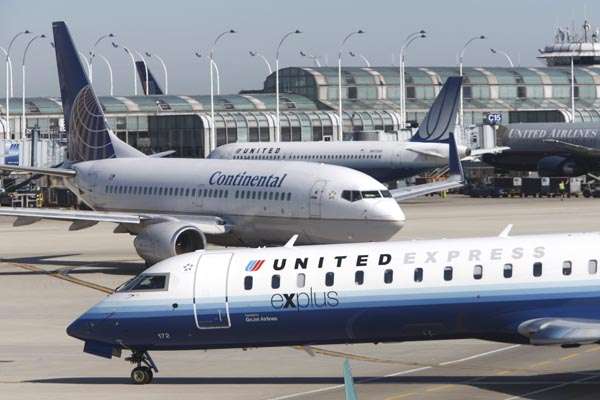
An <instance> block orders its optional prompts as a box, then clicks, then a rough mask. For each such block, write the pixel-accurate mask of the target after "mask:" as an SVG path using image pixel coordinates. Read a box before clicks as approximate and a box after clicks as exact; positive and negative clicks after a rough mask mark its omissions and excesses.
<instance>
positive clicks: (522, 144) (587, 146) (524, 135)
mask: <svg viewBox="0 0 600 400" xmlns="http://www.w3.org/2000/svg"><path fill="white" fill-rule="evenodd" d="M496 138H497V139H496V140H497V142H498V145H501V146H508V147H509V149H508V150H505V151H503V152H502V153H500V154H485V155H483V156H482V160H483V161H484V162H486V163H488V164H490V165H492V166H494V167H496V168H501V169H506V170H514V171H537V172H538V173H539V174H540V176H579V175H584V174H587V173H599V172H600V126H599V125H598V124H597V123H575V124H572V123H527V124H507V125H504V126H500V127H499V129H498V131H497V136H496Z"/></svg>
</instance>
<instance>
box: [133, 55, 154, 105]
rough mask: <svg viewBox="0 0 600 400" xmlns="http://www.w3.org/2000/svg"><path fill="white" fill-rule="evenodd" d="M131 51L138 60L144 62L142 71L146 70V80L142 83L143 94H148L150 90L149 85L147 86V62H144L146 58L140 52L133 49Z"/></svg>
mask: <svg viewBox="0 0 600 400" xmlns="http://www.w3.org/2000/svg"><path fill="white" fill-rule="evenodd" d="M133 51H134V53H135V54H137V55H138V57H139V58H140V60H142V62H143V63H144V72H146V82H145V83H146V84H145V85H144V87H145V89H146V91H145V94H146V96H148V95H149V94H150V91H149V90H148V89H149V86H148V63H147V62H146V59H145V58H144V55H143V54H142V53H140V52H139V51H137V50H133Z"/></svg>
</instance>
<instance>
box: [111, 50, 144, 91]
mask: <svg viewBox="0 0 600 400" xmlns="http://www.w3.org/2000/svg"><path fill="white" fill-rule="evenodd" d="M112 46H113V47H114V48H115V49H118V48H119V45H118V44H117V43H115V42H112ZM121 47H123V50H124V51H125V53H127V55H128V56H129V58H130V59H131V67H132V69H133V95H134V96H137V95H138V90H137V80H136V75H137V72H136V71H135V58H134V57H133V53H132V52H131V51H130V50H129V48H128V47H125V46H123V45H121Z"/></svg>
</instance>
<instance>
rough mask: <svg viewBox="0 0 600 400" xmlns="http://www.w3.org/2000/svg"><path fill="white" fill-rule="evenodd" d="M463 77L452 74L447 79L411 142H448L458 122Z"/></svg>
mask: <svg viewBox="0 0 600 400" xmlns="http://www.w3.org/2000/svg"><path fill="white" fill-rule="evenodd" d="M462 79H463V78H462V77H460V76H451V77H449V78H448V79H447V80H446V82H445V83H444V86H443V87H442V90H440V93H439V94H438V95H437V97H436V98H435V100H434V102H433V104H432V105H431V108H430V109H429V111H428V112H427V115H426V116H425V119H424V120H423V122H422V123H421V125H419V128H418V129H417V132H415V134H414V136H413V137H412V138H411V139H410V141H411V142H430V143H448V141H449V133H450V132H453V131H454V127H455V124H456V113H457V111H458V105H459V99H460V88H461V86H462Z"/></svg>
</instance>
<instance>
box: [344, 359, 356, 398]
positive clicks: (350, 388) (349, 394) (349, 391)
mask: <svg viewBox="0 0 600 400" xmlns="http://www.w3.org/2000/svg"><path fill="white" fill-rule="evenodd" d="M344 391H345V392H346V400H358V397H356V390H355V389H354V379H353V378H352V370H351V369H350V363H349V362H348V359H347V358H346V359H345V360H344Z"/></svg>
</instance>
